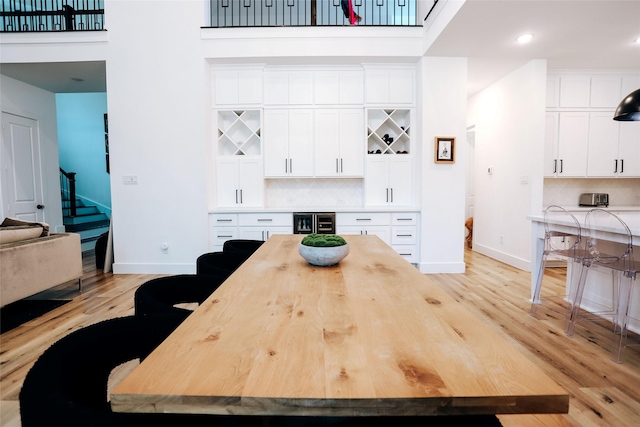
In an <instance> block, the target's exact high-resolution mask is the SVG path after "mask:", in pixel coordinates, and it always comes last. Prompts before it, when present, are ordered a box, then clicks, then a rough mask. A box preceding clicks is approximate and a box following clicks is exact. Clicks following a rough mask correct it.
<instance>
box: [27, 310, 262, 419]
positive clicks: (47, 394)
mask: <svg viewBox="0 0 640 427" xmlns="http://www.w3.org/2000/svg"><path fill="white" fill-rule="evenodd" d="M175 328H176V323H175V320H174V319H172V318H171V317H170V316H127V317H120V318H115V319H110V320H105V321H102V322H99V323H96V324H93V325H90V326H87V327H84V328H82V329H79V330H77V331H74V332H72V333H70V334H69V335H67V336H65V337H63V338H61V339H60V340H58V341H57V342H56V343H54V344H53V345H52V346H51V347H49V348H48V349H47V350H45V352H44V353H43V354H42V355H41V356H40V357H39V358H38V360H37V361H36V362H35V364H34V365H33V367H32V368H31V369H30V370H29V372H28V373H27V376H26V378H25V381H24V384H23V386H22V389H21V391H20V397H19V399H20V417H21V421H22V426H23V427H42V426H65V427H114V426H118V427H147V426H148V427H162V426H167V427H168V426H180V427H189V426H194V427H200V426H216V425H235V426H244V425H249V426H250V425H256V426H257V425H259V422H260V420H259V419H257V418H249V417H237V416H216V415H190V414H164V413H162V414H161V413H152V414H142V413H118V412H113V411H112V410H111V406H110V403H109V401H108V396H107V386H108V381H109V375H110V373H111V371H112V370H113V369H114V368H115V367H117V366H119V365H121V364H122V363H125V362H129V361H131V360H135V359H141V360H142V359H144V358H146V356H148V355H149V354H150V353H151V352H152V351H153V350H154V349H155V348H156V347H157V346H158V345H159V344H160V343H161V342H162V341H163V340H164V339H165V338H166V337H167V336H168V335H169V334H170V333H171V332H172V331H173V330H174V329H175Z"/></svg>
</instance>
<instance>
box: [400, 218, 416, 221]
mask: <svg viewBox="0 0 640 427" xmlns="http://www.w3.org/2000/svg"><path fill="white" fill-rule="evenodd" d="M397 221H413V218H398V219H397Z"/></svg>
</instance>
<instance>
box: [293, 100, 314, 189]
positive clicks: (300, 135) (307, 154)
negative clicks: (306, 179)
mask: <svg viewBox="0 0 640 427" xmlns="http://www.w3.org/2000/svg"><path fill="white" fill-rule="evenodd" d="M289 175H290V176H293V177H301V176H313V110H308V109H302V110H289Z"/></svg>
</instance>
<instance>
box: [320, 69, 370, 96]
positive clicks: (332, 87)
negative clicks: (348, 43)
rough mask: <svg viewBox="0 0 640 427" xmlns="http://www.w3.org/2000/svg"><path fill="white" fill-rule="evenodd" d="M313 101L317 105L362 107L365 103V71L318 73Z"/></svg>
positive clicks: (328, 71)
mask: <svg viewBox="0 0 640 427" xmlns="http://www.w3.org/2000/svg"><path fill="white" fill-rule="evenodd" d="M313 99H314V102H315V104H316V105H349V104H351V105H362V104H363V103H364V73H363V71H362V70H347V71H338V70H322V71H316V72H315V74H314V96H313Z"/></svg>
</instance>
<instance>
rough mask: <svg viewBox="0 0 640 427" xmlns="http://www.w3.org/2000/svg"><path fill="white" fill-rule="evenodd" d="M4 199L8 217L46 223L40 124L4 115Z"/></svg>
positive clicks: (31, 120)
mask: <svg viewBox="0 0 640 427" xmlns="http://www.w3.org/2000/svg"><path fill="white" fill-rule="evenodd" d="M0 166H1V167H2V200H3V203H4V206H3V209H4V214H5V216H8V217H12V218H18V219H22V220H25V221H44V220H45V218H44V211H43V209H44V206H43V197H44V196H43V192H42V171H41V165H40V138H39V136H38V123H37V122H36V121H35V120H33V119H29V118H26V117H21V116H16V115H14V114H9V113H4V112H3V113H2V158H1V160H0Z"/></svg>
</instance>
